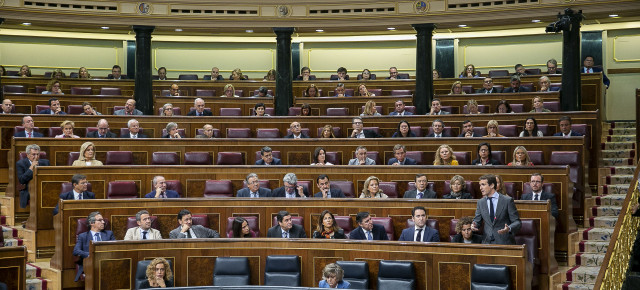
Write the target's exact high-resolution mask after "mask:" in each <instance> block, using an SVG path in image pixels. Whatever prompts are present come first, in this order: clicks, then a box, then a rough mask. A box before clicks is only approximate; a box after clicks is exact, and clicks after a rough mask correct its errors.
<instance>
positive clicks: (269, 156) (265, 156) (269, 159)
mask: <svg viewBox="0 0 640 290" xmlns="http://www.w3.org/2000/svg"><path fill="white" fill-rule="evenodd" d="M260 157H261V158H262V159H260V160H258V161H256V165H282V160H280V159H278V158H275V157H273V152H272V151H271V147H269V146H264V147H262V149H260Z"/></svg>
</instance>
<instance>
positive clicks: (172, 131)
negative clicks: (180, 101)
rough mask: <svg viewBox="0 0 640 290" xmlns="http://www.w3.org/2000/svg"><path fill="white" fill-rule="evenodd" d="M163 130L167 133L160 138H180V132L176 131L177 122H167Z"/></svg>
mask: <svg viewBox="0 0 640 290" xmlns="http://www.w3.org/2000/svg"><path fill="white" fill-rule="evenodd" d="M164 130H165V131H166V132H167V134H166V135H164V136H162V138H169V139H180V138H182V136H180V132H179V131H178V124H176V123H175V122H169V123H167V126H166V127H165V128H164Z"/></svg>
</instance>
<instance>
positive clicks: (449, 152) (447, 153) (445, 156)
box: [433, 144, 458, 165]
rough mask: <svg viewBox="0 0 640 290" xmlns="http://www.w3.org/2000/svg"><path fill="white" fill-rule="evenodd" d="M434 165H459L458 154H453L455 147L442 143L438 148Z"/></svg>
mask: <svg viewBox="0 0 640 290" xmlns="http://www.w3.org/2000/svg"><path fill="white" fill-rule="evenodd" d="M433 165H458V160H456V156H455V155H453V149H451V146H449V145H447V144H443V145H440V147H439V148H438V150H436V156H435V158H434V161H433Z"/></svg>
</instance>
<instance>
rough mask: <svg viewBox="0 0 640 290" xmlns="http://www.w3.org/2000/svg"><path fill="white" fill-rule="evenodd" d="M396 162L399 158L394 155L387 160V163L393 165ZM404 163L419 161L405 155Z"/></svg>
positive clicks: (415, 163) (413, 163)
mask: <svg viewBox="0 0 640 290" xmlns="http://www.w3.org/2000/svg"><path fill="white" fill-rule="evenodd" d="M396 162H398V159H397V158H395V157H393V158H391V159H389V162H387V165H393V164H394V163H396ZM403 165H418V162H417V161H416V160H415V159H413V158H409V157H405V158H404V164H403Z"/></svg>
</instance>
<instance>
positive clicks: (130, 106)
mask: <svg viewBox="0 0 640 290" xmlns="http://www.w3.org/2000/svg"><path fill="white" fill-rule="evenodd" d="M113 114H114V115H116V116H125V115H136V116H142V115H144V114H143V113H142V111H140V110H138V109H136V100H134V99H128V100H127V102H126V103H125V104H124V109H120V110H117V111H115V112H113Z"/></svg>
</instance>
